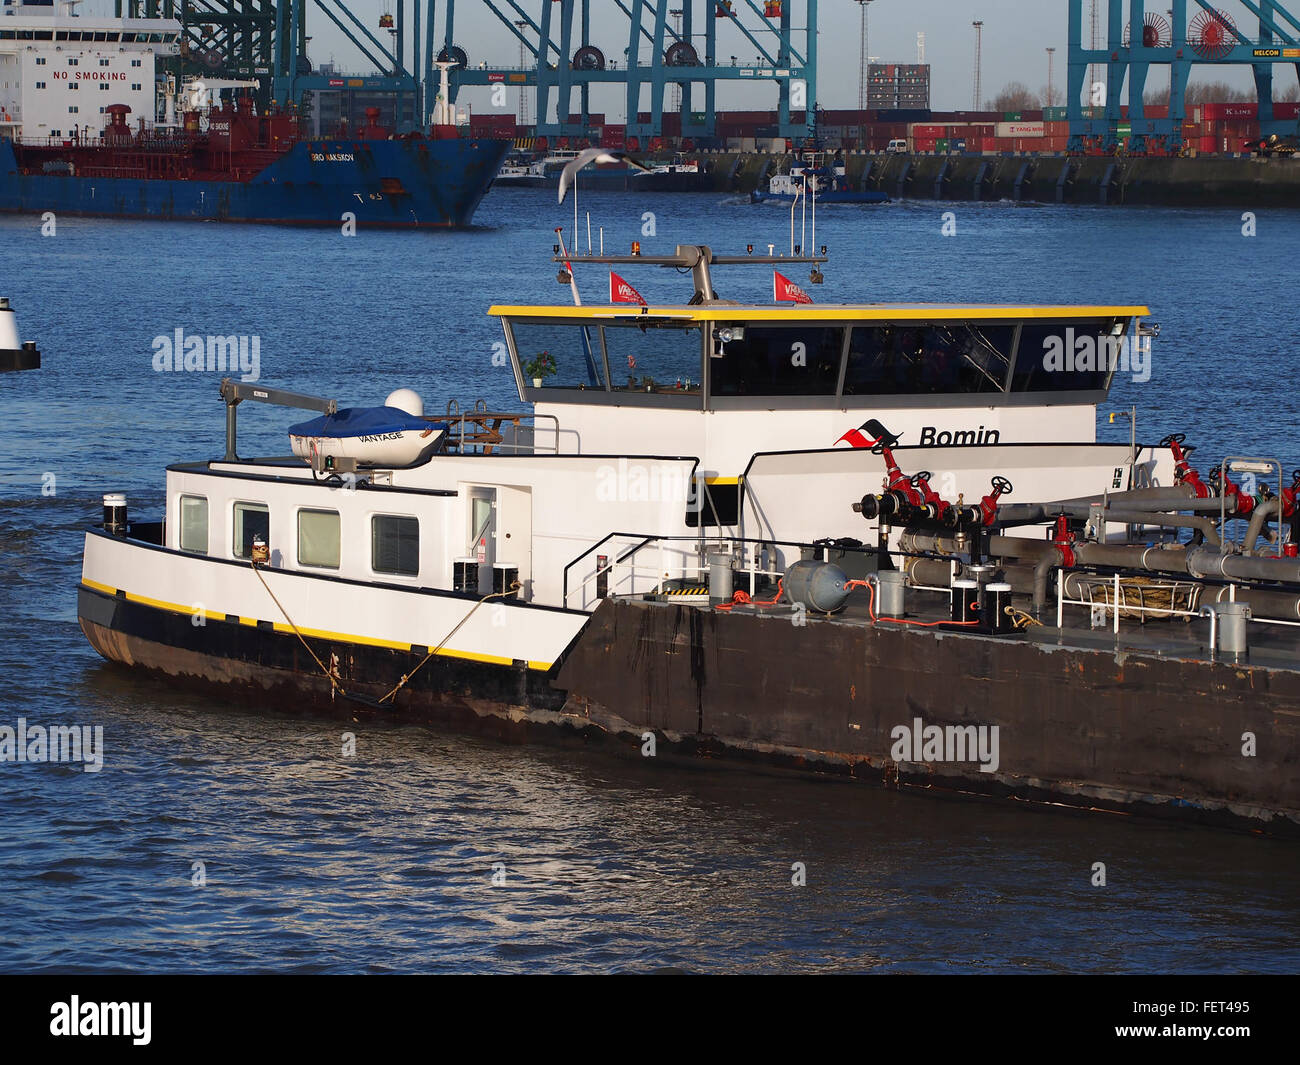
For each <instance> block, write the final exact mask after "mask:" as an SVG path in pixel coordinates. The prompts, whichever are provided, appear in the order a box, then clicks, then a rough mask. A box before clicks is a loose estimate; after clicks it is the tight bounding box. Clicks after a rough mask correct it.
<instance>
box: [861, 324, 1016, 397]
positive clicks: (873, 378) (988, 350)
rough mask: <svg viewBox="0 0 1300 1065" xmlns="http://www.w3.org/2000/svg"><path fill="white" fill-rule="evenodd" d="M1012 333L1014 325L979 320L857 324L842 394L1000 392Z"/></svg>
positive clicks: (1007, 361) (1006, 367) (1004, 378)
mask: <svg viewBox="0 0 1300 1065" xmlns="http://www.w3.org/2000/svg"><path fill="white" fill-rule="evenodd" d="M1014 338H1015V327H1014V326H1011V325H983V324H981V323H979V322H958V323H894V322H889V323H881V324H879V325H868V326H855V327H854V329H853V333H852V336H851V337H850V338H849V358H848V363H847V364H846V367H845V371H844V395H846V396H881V395H885V396H890V395H894V396H898V395H931V394H935V393H944V394H963V395H964V394H969V393H972V392H1001V391H1002V390H1003V389H1004V388H1005V386H1006V380H1007V370H1008V368H1009V367H1010V364H1011V345H1012V342H1013V340H1014Z"/></svg>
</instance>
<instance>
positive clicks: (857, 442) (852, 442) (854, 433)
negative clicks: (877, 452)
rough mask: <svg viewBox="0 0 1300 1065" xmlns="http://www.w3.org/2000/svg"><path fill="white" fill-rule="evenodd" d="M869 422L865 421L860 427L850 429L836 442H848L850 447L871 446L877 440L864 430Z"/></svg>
mask: <svg viewBox="0 0 1300 1065" xmlns="http://www.w3.org/2000/svg"><path fill="white" fill-rule="evenodd" d="M869 424H870V423H869V422H863V423H862V427H861V428H859V429H850V430H849V431H848V432H847V433H845V434H844V435H843V436H842V437H840V438H839V439H838V440H836V441H835V443H836V444H843V443H847V444H848V445H849V447H871V446H872V445H873V444H874V443H875V442H876V441H875V438H874V437H872V436H869V435H867V433H866V432H864V430H865V429H866V427H867V426H868V425H869Z"/></svg>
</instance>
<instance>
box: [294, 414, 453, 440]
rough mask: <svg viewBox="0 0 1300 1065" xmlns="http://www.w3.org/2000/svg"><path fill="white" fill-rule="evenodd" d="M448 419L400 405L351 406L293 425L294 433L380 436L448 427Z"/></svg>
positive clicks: (305, 434) (325, 435) (328, 435)
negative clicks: (408, 410) (433, 418)
mask: <svg viewBox="0 0 1300 1065" xmlns="http://www.w3.org/2000/svg"><path fill="white" fill-rule="evenodd" d="M446 428H447V423H446V422H426V421H425V420H424V419H423V418H417V417H416V416H415V415H413V414H407V413H406V411H404V410H398V409H397V408H396V407H348V408H347V409H346V410H341V411H338V412H337V413H335V414H322V415H321V416H320V417H319V418H312V419H311V421H306V422H299V423H298V424H297V425H291V426H289V435H290V436H324V437H336V438H337V437H349V436H379V435H382V434H384V433H401V432H405V431H406V430H408V429H418V430H420V431H424V430H425V429H446Z"/></svg>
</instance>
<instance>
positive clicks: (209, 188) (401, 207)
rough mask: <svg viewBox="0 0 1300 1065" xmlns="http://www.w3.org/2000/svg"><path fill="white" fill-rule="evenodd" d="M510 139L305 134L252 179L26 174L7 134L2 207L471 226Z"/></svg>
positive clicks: (204, 218)
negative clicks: (332, 137) (337, 138)
mask: <svg viewBox="0 0 1300 1065" xmlns="http://www.w3.org/2000/svg"><path fill="white" fill-rule="evenodd" d="M509 147H510V145H509V142H507V141H497V140H450V139H449V140H382V141H333V140H330V141H303V142H301V143H299V144H296V145H294V147H293V148H291V149H290V150H289V151H287V152H285V153H284V154H283V155H281V156H279V157H278V158H276V159H275V160H274V161H273V162H271V163H270V164H269V165H267V167H266V168H265V169H264V170H262V171H260V172H259V173H258V174H257V175H256V176H255V177H254V178H252V179H251V180H249V181H200V180H174V179H152V180H145V179H138V178H105V177H75V176H70V175H67V174H59V173H53V174H21V173H19V172H18V161H17V157H16V155H15V153H14V146H13V143H12V142H11V141H9V140H0V211H16V212H29V211H32V212H45V211H53V212H54V213H55V214H60V213H62V214H69V215H95V216H101V217H110V218H149V219H163V220H184V221H194V222H261V223H274V224H286V225H311V226H315V225H319V226H338V225H342V224H343V223H344V222H345V221H347V219H346V218H345V217H344V215H345V214H346V213H351V214H352V215H354V216H355V220H356V223H357V225H358V227H392V228H404V227H412V228H424V227H451V226H465V225H468V224H469V223H470V221H471V219H472V218H473V216H474V211H475V209H476V208H477V207H478V205H479V202H480V201H481V200H482V199H483V196H484V194H485V193H486V192H487V190H488V188H489V187H490V186H491V184H492V179H493V178H494V177H495V176H496V173H497V169H498V168H499V167H500V165H501V161H502V160H503V159H504V158H505V155H506V152H507V151H508V149H509Z"/></svg>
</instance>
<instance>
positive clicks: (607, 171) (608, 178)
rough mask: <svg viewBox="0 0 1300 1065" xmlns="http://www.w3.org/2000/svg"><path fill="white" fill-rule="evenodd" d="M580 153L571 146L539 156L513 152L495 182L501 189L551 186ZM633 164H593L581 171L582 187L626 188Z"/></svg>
mask: <svg viewBox="0 0 1300 1065" xmlns="http://www.w3.org/2000/svg"><path fill="white" fill-rule="evenodd" d="M579 154H580V153H579V152H578V151H576V150H574V149H570V148H561V149H556V150H555V151H553V152H550V153H549V154H547V155H545V156H542V157H541V158H539V159H532V160H531V161H529V160H528V159H527V157H522V156H520V155H518V154H517V155H515V156H514V157H513V159H512V160H511V161H510V165H509V166H508V167H502V168H501V170H500V171H499V172H498V173H497V176H496V179H495V181H494V182H493V184H494V185H499V186H501V187H503V188H511V187H514V188H528V189H553V188H558V187H559V184H560V174H561V173H562V172H563V170H564V168H565V167H566V166H568V165H569V164H570V163H571V162H573V160H574V159H576V158H577V157H578V155H579ZM634 173H636V171H635V170H633V168H632V167H630V166H627V165H626V164H623V163H592V164H590V165H588V166H586V167H584V168H583V170H582V186H583V188H584V189H592V188H595V189H616V190H623V189H626V188H628V187H629V182H630V181H631V180H632V175H633V174H634Z"/></svg>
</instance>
